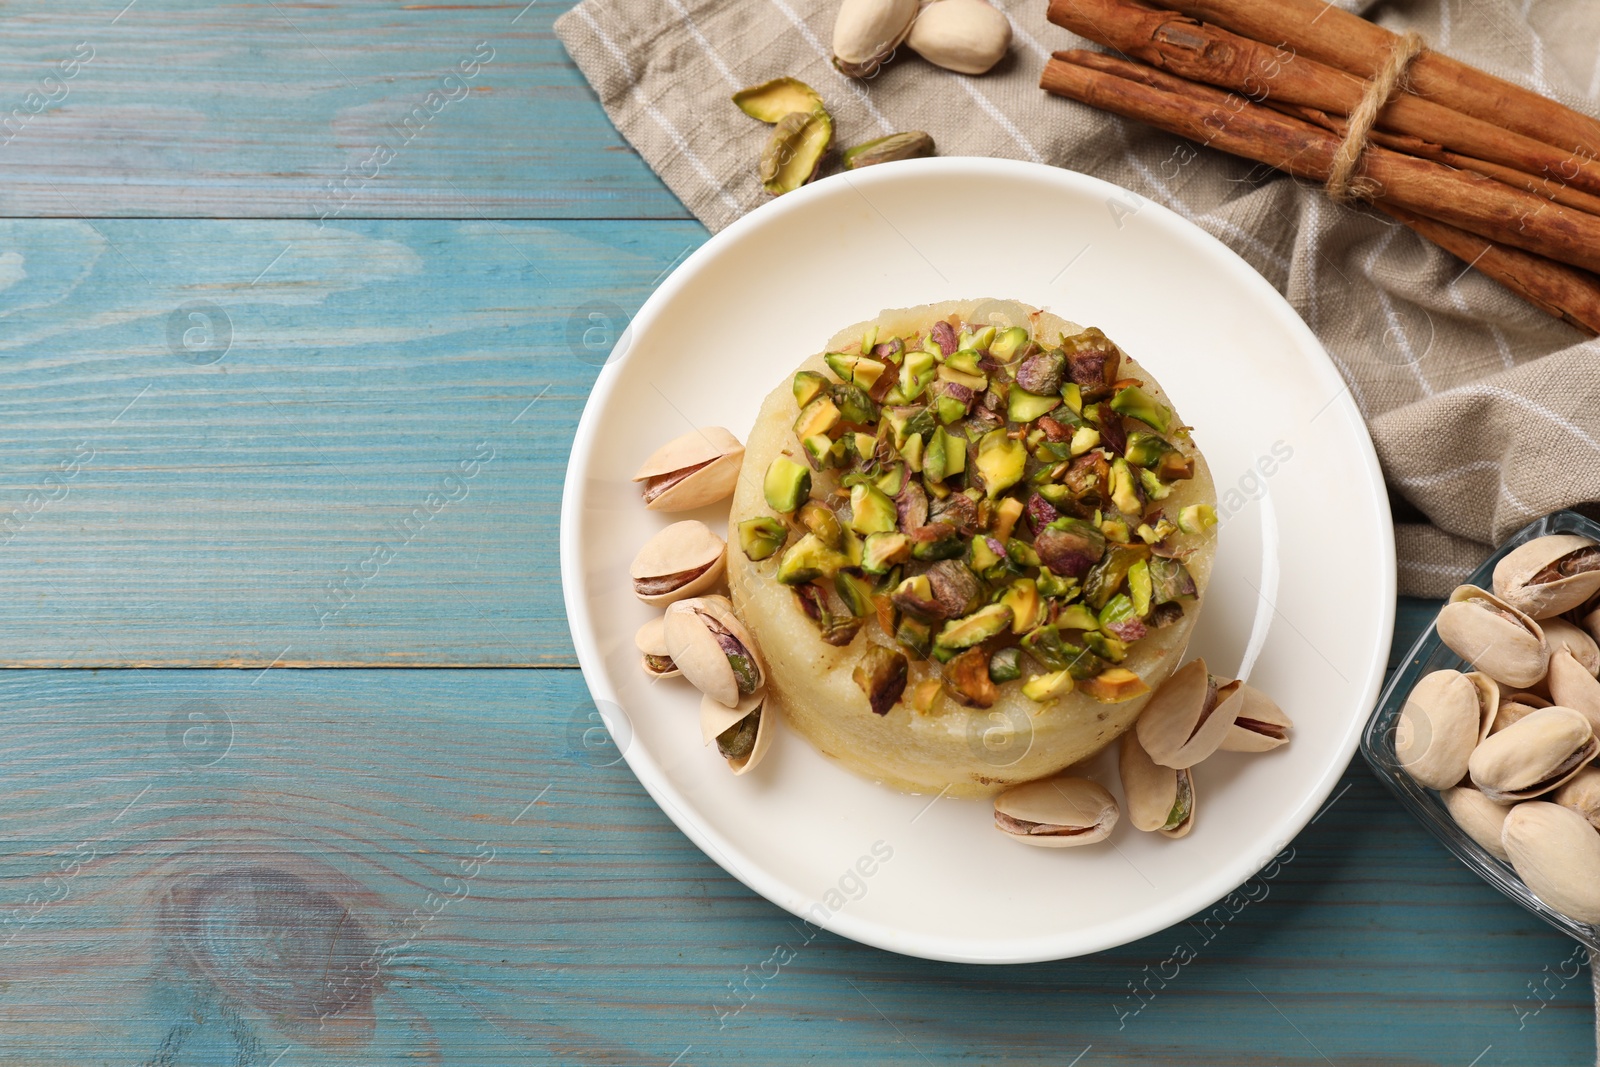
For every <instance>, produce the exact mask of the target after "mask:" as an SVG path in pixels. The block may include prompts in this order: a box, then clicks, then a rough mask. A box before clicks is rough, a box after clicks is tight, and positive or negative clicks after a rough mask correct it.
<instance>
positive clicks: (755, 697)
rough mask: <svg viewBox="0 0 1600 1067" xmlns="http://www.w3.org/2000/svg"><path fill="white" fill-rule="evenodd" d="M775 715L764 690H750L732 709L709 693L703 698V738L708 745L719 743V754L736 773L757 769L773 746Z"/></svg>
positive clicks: (701, 710)
mask: <svg viewBox="0 0 1600 1067" xmlns="http://www.w3.org/2000/svg"><path fill="white" fill-rule="evenodd" d="M775 717H776V716H775V715H774V714H773V713H772V711H771V710H770V706H769V705H768V703H767V691H766V690H765V689H763V690H761V691H759V692H756V693H751V694H750V695H749V696H746V697H744V698H743V699H742V700H740V701H739V703H738V704H737V705H736V706H734V707H731V708H729V707H725V706H724V705H722V704H720V703H718V702H717V701H716V700H713V699H712V698H711V697H710V696H709V695H707V696H703V697H701V698H700V736H701V739H702V740H703V741H704V742H705V743H706V744H708V745H709V744H712V743H713V742H715V743H716V746H717V754H718V755H720V756H721V757H722V758H723V759H725V760H727V761H728V767H729V769H730V770H732V771H733V773H734V774H745V773H747V772H749V771H752V770H754V769H755V767H756V764H758V763H760V762H761V759H762V757H764V756H765V755H766V754H767V750H768V749H770V748H771V747H772V735H773V727H772V720H773V719H774V718H775Z"/></svg>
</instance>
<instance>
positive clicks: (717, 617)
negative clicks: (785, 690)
mask: <svg viewBox="0 0 1600 1067" xmlns="http://www.w3.org/2000/svg"><path fill="white" fill-rule="evenodd" d="M663 626H664V628H665V631H666V637H667V651H668V653H670V654H671V656H672V661H673V662H674V663H676V664H677V665H678V670H680V671H682V672H683V676H684V677H685V678H687V679H688V680H689V684H691V685H693V686H694V687H695V688H696V689H698V690H700V692H702V693H704V694H706V695H707V696H709V697H711V698H712V699H713V700H715V701H717V703H719V704H721V705H723V706H724V707H729V708H737V707H738V706H739V703H740V701H742V700H743V699H744V698H745V697H748V696H750V695H751V694H753V693H758V692H760V691H761V690H762V689H763V688H765V686H766V684H767V677H766V667H765V665H764V664H763V663H762V662H761V653H760V651H759V650H758V649H757V648H756V642H755V638H753V637H751V636H750V631H749V630H746V629H745V627H744V624H743V623H741V622H740V621H739V620H738V618H736V617H735V616H734V614H733V605H732V604H731V603H729V601H728V600H727V598H726V597H720V596H716V597H697V598H695V599H693V600H680V601H678V602H677V603H676V604H674V605H672V606H671V607H670V608H668V609H667V615H666V619H665V620H664V622H663ZM721 635H726V638H724V637H722V636H721ZM724 640H728V643H729V644H732V645H734V648H733V650H732V651H731V652H730V650H729V648H727V647H726V646H725V645H724ZM736 657H737V658H738V659H740V660H741V661H742V665H743V670H742V671H736V670H735V669H734V659H735V658H736Z"/></svg>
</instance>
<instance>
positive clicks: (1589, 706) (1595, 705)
mask: <svg viewBox="0 0 1600 1067" xmlns="http://www.w3.org/2000/svg"><path fill="white" fill-rule="evenodd" d="M1546 681H1547V682H1548V683H1549V686H1550V700H1551V703H1554V704H1559V705H1561V706H1562V707H1564V708H1573V709H1575V710H1576V711H1579V712H1582V713H1583V716H1584V717H1585V718H1586V719H1588V720H1589V725H1590V726H1592V727H1594V728H1595V730H1596V731H1597V732H1600V681H1596V680H1595V676H1594V675H1592V674H1590V673H1589V670H1588V668H1586V667H1585V666H1584V665H1583V664H1581V663H1579V662H1578V658H1577V657H1576V656H1574V655H1573V654H1572V653H1571V652H1569V651H1567V650H1566V649H1564V648H1563V649H1561V650H1559V651H1558V652H1556V654H1555V655H1553V656H1551V657H1550V674H1549V677H1548V678H1547V679H1546Z"/></svg>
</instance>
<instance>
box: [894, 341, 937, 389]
mask: <svg viewBox="0 0 1600 1067" xmlns="http://www.w3.org/2000/svg"><path fill="white" fill-rule="evenodd" d="M938 372H939V365H938V361H937V360H935V359H934V357H933V353H932V352H928V351H926V350H924V349H918V350H917V351H915V352H907V353H906V358H905V362H904V363H901V364H900V391H901V392H902V393H903V394H905V398H906V400H907V401H912V400H915V399H916V398H917V397H919V396H921V395H922V393H923V390H925V389H927V388H928V386H929V385H931V384H932V383H933V379H934V377H935V375H937V374H938Z"/></svg>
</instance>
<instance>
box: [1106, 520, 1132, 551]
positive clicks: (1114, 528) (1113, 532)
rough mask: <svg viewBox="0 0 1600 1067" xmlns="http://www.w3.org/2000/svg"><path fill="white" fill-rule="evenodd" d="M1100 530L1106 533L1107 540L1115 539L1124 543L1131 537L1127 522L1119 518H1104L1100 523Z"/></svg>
mask: <svg viewBox="0 0 1600 1067" xmlns="http://www.w3.org/2000/svg"><path fill="white" fill-rule="evenodd" d="M1100 532H1101V533H1103V534H1105V535H1106V540H1107V541H1115V542H1116V543H1117V544H1119V545H1125V544H1127V543H1128V542H1129V541H1131V540H1132V538H1131V537H1130V536H1129V534H1128V524H1127V523H1125V522H1123V521H1122V520H1121V519H1106V520H1104V521H1103V522H1101V523H1100Z"/></svg>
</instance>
